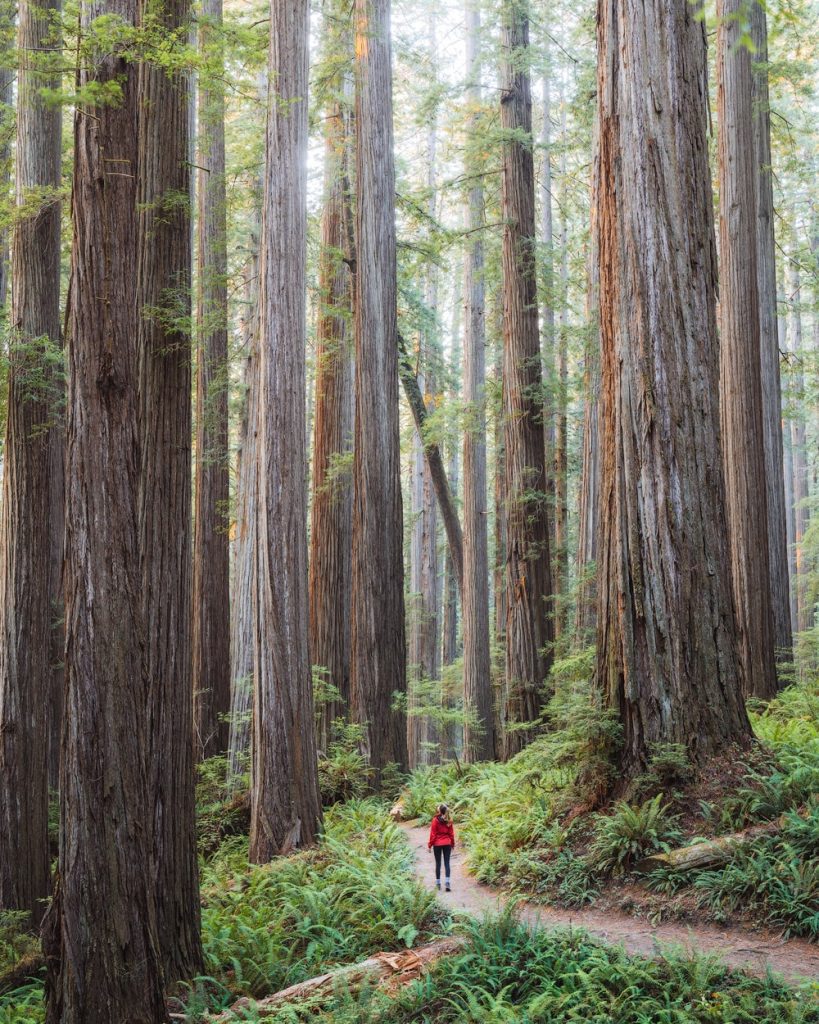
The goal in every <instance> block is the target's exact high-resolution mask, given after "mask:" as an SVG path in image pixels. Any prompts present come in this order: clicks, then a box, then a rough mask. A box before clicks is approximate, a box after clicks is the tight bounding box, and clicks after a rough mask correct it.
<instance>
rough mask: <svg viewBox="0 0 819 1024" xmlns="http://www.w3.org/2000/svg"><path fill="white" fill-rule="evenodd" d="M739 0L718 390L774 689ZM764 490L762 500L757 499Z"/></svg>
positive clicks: (742, 598)
mask: <svg viewBox="0 0 819 1024" xmlns="http://www.w3.org/2000/svg"><path fill="white" fill-rule="evenodd" d="M742 4H743V0H721V2H720V3H718V5H717V16H718V18H719V29H718V32H717V83H718V89H717V107H718V118H719V178H720V190H719V195H720V348H719V351H720V393H721V410H720V411H721V420H722V445H723V465H724V473H725V494H726V512H727V517H728V532H729V539H730V550H731V574H732V579H733V587H734V607H735V613H736V627H737V632H738V639H739V650H740V654H741V657H742V668H743V680H744V686H745V692H746V694H748V695H751V696H755V697H762V698H768V697H772V696H774V694H775V693H776V663H775V659H774V645H775V636H774V616H773V607H772V604H771V591H770V580H771V576H770V563H769V556H768V551H769V547H768V545H769V540H768V485H767V479H766V470H765V435H764V419H763V411H762V368H761V363H760V329H759V290H758V283H757V214H756V202H757V180H756V179H757V176H758V175H757V172H758V168H757V165H756V154H755V149H754V138H753V120H752V111H751V55H750V53H749V51H748V48H747V47H746V46H744V45H743V44H742V40H741V38H740V34H741V31H742V25H741V10H742ZM761 498H764V500H760V499H761Z"/></svg>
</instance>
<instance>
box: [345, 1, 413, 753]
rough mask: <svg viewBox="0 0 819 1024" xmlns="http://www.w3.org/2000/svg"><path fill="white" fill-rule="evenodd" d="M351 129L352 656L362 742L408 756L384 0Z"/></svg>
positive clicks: (360, 63)
mask: <svg viewBox="0 0 819 1024" xmlns="http://www.w3.org/2000/svg"><path fill="white" fill-rule="evenodd" d="M355 16H356V54H357V60H356V125H357V132H358V139H357V141H358V146H357V160H356V164H357V174H356V191H357V196H358V204H357V210H356V251H357V266H358V273H357V274H356V285H355V316H356V366H355V378H356V380H355V396H356V398H355V400H356V428H355V457H354V471H353V476H354V481H355V495H354V500H353V587H352V609H351V617H352V661H351V676H350V690H351V702H352V711H353V717H354V719H355V720H356V721H357V722H359V723H360V724H361V725H362V726H363V742H362V747H363V752H364V754H365V756H366V757H367V759H368V760H369V762H370V764H371V765H372V766H373V767H374V768H376V769H379V770H380V769H382V768H383V767H385V765H387V764H389V763H390V762H395V763H398V764H401V765H402V766H403V765H404V764H405V763H406V747H407V727H406V719H405V716H404V714H403V712H401V711H399V710H396V709H394V707H393V695H394V694H395V693H398V694H403V693H405V692H406V686H407V671H406V649H405V626H404V563H403V553H402V543H403V526H402V518H403V513H402V506H401V481H400V475H399V474H400V453H399V436H398V392H397V388H398V365H397V362H398V360H397V354H398V347H397V336H396V335H397V330H396V291H397V283H396V256H395V168H394V163H393V130H392V58H391V47H390V35H389V26H390V0H356V4H355Z"/></svg>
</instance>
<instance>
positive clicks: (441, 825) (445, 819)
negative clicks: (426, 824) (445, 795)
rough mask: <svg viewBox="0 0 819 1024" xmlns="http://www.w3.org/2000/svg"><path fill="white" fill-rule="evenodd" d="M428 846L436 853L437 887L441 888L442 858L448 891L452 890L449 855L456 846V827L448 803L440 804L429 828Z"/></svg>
mask: <svg viewBox="0 0 819 1024" xmlns="http://www.w3.org/2000/svg"><path fill="white" fill-rule="evenodd" d="M427 847H428V848H429V849H430V850H432V852H433V853H434V854H435V887H436V889H440V888H441V860H443V862H444V874H445V875H446V891H447V892H451V891H452V889H451V887H450V884H449V857H450V854H451V853H452V850H453V849H454V847H455V829H454V828H453V825H452V818H451V817H450V814H449V808H448V807H447V805H446V804H440V805H439V806H438V811H437V813H436V815H435V817H434V818H433V819H432V825H431V826H430V829H429V842H428V843H427Z"/></svg>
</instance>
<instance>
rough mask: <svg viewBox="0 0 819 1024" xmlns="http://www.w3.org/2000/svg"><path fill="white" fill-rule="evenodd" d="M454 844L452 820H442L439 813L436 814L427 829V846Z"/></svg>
mask: <svg viewBox="0 0 819 1024" xmlns="http://www.w3.org/2000/svg"><path fill="white" fill-rule="evenodd" d="M454 845H455V829H454V828H453V826H452V822H449V821H444V820H443V819H442V818H441V816H440V815H438V814H436V815H435V817H434V818H433V819H432V825H431V826H430V830H429V842H428V843H427V846H428V847H430V849H431V848H432V847H433V846H454Z"/></svg>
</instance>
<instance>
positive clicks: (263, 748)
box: [250, 0, 321, 863]
mask: <svg viewBox="0 0 819 1024" xmlns="http://www.w3.org/2000/svg"><path fill="white" fill-rule="evenodd" d="M309 18H310V4H309V0H273V3H272V6H271V12H270V52H269V72H270V78H269V80H270V87H269V94H268V109H267V135H266V143H265V181H264V200H263V204H262V230H261V247H260V248H261V251H260V294H259V371H260V375H261V376H260V389H259V411H258V424H259V432H260V433H259V477H258V485H259V502H258V519H257V562H256V581H257V582H256V588H257V590H256V597H255V601H254V608H255V609H256V616H255V624H254V634H255V655H254V666H255V693H254V705H253V744H252V747H253V762H252V776H251V823H250V829H251V831H250V856H251V859H252V860H254V861H255V862H257V863H262V862H264V861H268V860H270V859H271V858H272V857H275V856H277V855H278V854H281V853H287V852H289V851H290V850H292V849H294V848H295V847H298V846H304V845H309V844H310V843H312V842H314V841H315V839H316V837H317V835H318V829H319V825H320V823H321V802H320V799H319V788H318V767H317V762H316V738H315V729H314V723H313V687H312V680H311V673H310V658H309V651H308V640H307V622H308V603H307V486H306V461H307V438H306V429H305V418H306V417H305V346H306V310H305V301H304V293H305V267H306V260H307V207H306V189H307V182H306V175H307V66H308V49H309V46H308V44H309Z"/></svg>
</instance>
